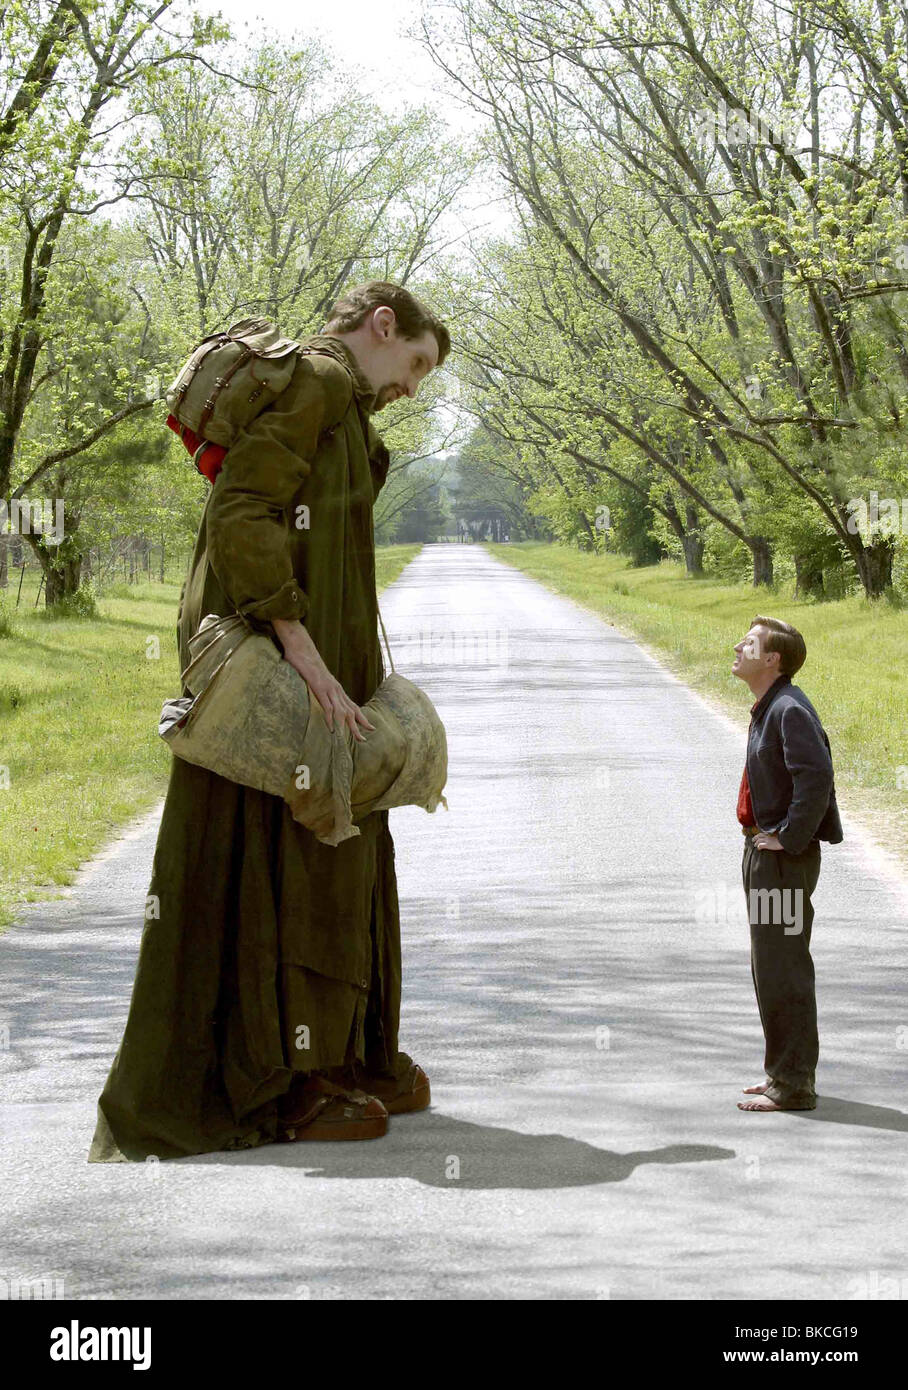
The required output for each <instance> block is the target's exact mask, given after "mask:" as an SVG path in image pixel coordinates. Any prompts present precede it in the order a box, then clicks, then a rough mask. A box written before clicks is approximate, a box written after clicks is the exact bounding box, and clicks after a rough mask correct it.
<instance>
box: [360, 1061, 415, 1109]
mask: <svg viewBox="0 0 908 1390" xmlns="http://www.w3.org/2000/svg"><path fill="white" fill-rule="evenodd" d="M356 1080H357V1083H358V1084H359V1085H361V1086H363V1087H365V1089H366V1090H367V1091H368V1092H369V1094H370V1095H372V1096H377V1097H378V1099H379V1100H380V1101H381V1103H382V1105H383V1106H384V1107H385V1109H386V1110H387V1112H388V1114H389V1115H406V1114H407V1113H408V1112H409V1111H411V1110H426V1109H428V1107H429V1104H430V1103H431V1100H432V1094H431V1091H430V1090H429V1078H428V1077H427V1076H426V1073H425V1072H424V1071H423V1069H422V1067H420V1066H417V1064H416V1063H415V1062H412V1063H411V1064H410V1067H409V1069H408V1070H407V1071H406V1072H405V1073H404V1075H403V1076H402V1077H398V1078H394V1077H385V1076H375V1075H374V1074H372V1073H370V1072H367V1071H365V1070H364V1069H363V1067H362V1066H360V1065H357V1067H356Z"/></svg>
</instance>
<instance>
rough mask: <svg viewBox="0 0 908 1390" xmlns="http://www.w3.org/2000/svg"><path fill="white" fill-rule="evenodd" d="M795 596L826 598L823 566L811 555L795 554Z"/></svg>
mask: <svg viewBox="0 0 908 1390" xmlns="http://www.w3.org/2000/svg"><path fill="white" fill-rule="evenodd" d="M794 566H795V598H825V596H826V586H825V584H824V582H823V566H822V565H821V564H820V562H819V561H818V560H815V559H814V558H813V556H811V555H795V557H794Z"/></svg>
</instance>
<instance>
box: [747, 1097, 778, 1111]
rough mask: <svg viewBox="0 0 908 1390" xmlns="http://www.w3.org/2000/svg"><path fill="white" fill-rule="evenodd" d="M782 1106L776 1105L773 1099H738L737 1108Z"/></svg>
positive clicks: (772, 1107) (771, 1108) (773, 1108)
mask: <svg viewBox="0 0 908 1390" xmlns="http://www.w3.org/2000/svg"><path fill="white" fill-rule="evenodd" d="M783 1108H784V1107H783V1106H781V1105H776V1103H775V1101H774V1100H767V1099H765V1098H764V1099H763V1100H739V1101H738V1109H739V1110H782V1109H783Z"/></svg>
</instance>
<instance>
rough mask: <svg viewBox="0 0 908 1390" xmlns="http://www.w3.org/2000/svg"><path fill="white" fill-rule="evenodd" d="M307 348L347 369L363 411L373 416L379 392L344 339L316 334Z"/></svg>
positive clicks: (325, 334) (308, 342)
mask: <svg viewBox="0 0 908 1390" xmlns="http://www.w3.org/2000/svg"><path fill="white" fill-rule="evenodd" d="M306 346H307V347H311V348H314V349H315V351H316V352H323V353H326V354H327V356H328V357H333V358H334V359H335V360H336V361H337V362H340V363H341V365H342V366H344V367H346V368H347V371H348V372H349V373H350V375H351V377H352V378H353V393H354V395H355V396H356V398H357V400H358V401H359V404H360V405H361V406H362V408H363V410H365V411H366V412H367V413H369V414H371V412H372V408H373V406H374V405H375V398H376V396H377V395H378V392H377V391H376V390H375V387H374V386H373V385H372V383H371V382H370V381H368V380H367V379H366V377H365V376H364V375H363V372H362V371H361V369H360V366H359V363H358V362H357V360H356V358H355V357H354V356H353V353H352V352H351V351H350V349H349V348H348V347H347V344H346V343H345V342H344V340H343V338H339V337H337V336H336V335H335V334H333V333H315V334H314V335H313V336H312V337H311V338H307V339H306Z"/></svg>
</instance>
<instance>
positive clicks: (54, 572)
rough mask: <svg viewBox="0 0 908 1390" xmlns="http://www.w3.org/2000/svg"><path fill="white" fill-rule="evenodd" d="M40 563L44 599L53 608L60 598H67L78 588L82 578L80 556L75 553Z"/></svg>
mask: <svg viewBox="0 0 908 1390" xmlns="http://www.w3.org/2000/svg"><path fill="white" fill-rule="evenodd" d="M42 563H43V564H44V579H45V589H44V601H45V603H46V605H47V607H48V608H53V606H54V604H55V603H59V601H60V599H61V598H68V597H69V595H70V594H74V593H75V592H76V590H77V589H78V587H79V583H80V580H81V578H82V556H81V555H78V554H77V555H74V556H72V557H69V558H66V559H60V560H57V561H55V562H51V560H50V559H49V558H48V561H47V562H46V563H45V562H42Z"/></svg>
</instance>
